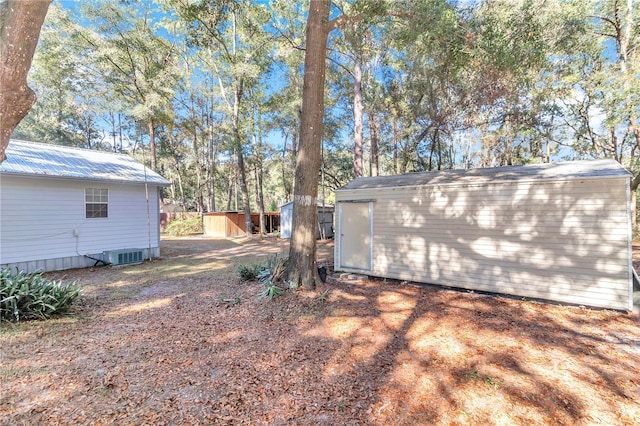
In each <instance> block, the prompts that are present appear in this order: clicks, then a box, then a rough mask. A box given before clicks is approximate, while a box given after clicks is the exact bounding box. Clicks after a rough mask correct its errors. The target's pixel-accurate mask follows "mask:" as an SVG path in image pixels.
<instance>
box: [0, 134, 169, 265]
mask: <svg viewBox="0 0 640 426" xmlns="http://www.w3.org/2000/svg"><path fill="white" fill-rule="evenodd" d="M6 154H7V159H6V160H5V161H4V162H3V163H2V164H0V267H9V268H13V269H17V270H23V271H27V272H34V271H53V270H61V269H70V268H81V267H87V266H93V265H95V264H105V263H107V264H123V263H135V262H141V261H142V260H144V259H146V258H149V257H158V256H159V255H160V228H159V217H160V212H159V197H160V189H161V188H162V187H163V186H167V185H169V184H170V182H169V181H167V180H166V179H165V178H163V177H162V176H160V175H159V174H157V173H155V172H153V171H151V170H150V169H148V168H146V167H145V166H144V165H142V164H140V163H138V162H137V161H135V160H134V159H133V158H131V157H129V156H128V155H123V154H115V153H109V152H101V151H92V150H86V149H79V148H70V147H64V146H57V145H51V144H41V143H34V142H23V141H17V140H12V141H10V143H9V146H8V148H7V151H6Z"/></svg>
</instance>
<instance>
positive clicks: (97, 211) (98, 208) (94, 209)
mask: <svg viewBox="0 0 640 426" xmlns="http://www.w3.org/2000/svg"><path fill="white" fill-rule="evenodd" d="M84 203H85V206H86V208H85V212H86V213H85V217H86V218H87V219H94V218H101V217H109V190H108V189H104V188H86V189H85V190H84Z"/></svg>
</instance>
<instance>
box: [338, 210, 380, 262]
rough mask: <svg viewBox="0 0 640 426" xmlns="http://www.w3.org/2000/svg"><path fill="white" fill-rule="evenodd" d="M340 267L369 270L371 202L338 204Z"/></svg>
mask: <svg viewBox="0 0 640 426" xmlns="http://www.w3.org/2000/svg"><path fill="white" fill-rule="evenodd" d="M339 207H340V266H341V267H343V268H349V269H361V270H364V271H370V270H371V242H372V241H371V240H372V238H371V210H372V208H371V207H372V205H371V202H364V203H357V202H356V203H353V202H352V203H349V202H347V203H340V204H339Z"/></svg>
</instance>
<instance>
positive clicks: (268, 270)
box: [257, 255, 286, 300]
mask: <svg viewBox="0 0 640 426" xmlns="http://www.w3.org/2000/svg"><path fill="white" fill-rule="evenodd" d="M285 265H286V259H284V258H279V257H278V256H277V255H275V256H273V257H272V258H270V259H269V262H268V263H267V264H266V266H265V268H264V269H263V270H262V271H260V272H259V273H258V275H257V278H258V281H259V282H260V284H262V285H263V286H264V289H263V290H262V292H261V293H260V294H259V297H260V299H264V298H267V297H268V298H269V300H273V298H274V297H278V296H282V294H283V291H282V289H281V288H280V287H278V285H277V284H275V282H280V281H281V280H282V276H283V274H284V271H285Z"/></svg>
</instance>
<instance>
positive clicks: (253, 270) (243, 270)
mask: <svg viewBox="0 0 640 426" xmlns="http://www.w3.org/2000/svg"><path fill="white" fill-rule="evenodd" d="M264 271H269V265H268V264H265V263H251V264H249V265H245V264H242V263H241V264H240V265H238V274H239V275H240V279H241V280H242V281H253V280H256V279H258V276H259V275H260V274H262V273H264Z"/></svg>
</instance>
